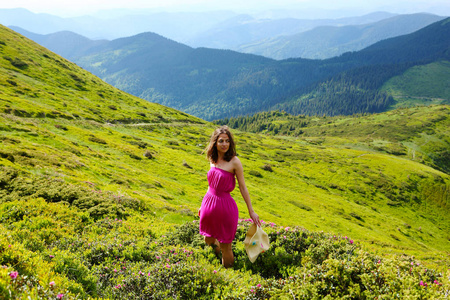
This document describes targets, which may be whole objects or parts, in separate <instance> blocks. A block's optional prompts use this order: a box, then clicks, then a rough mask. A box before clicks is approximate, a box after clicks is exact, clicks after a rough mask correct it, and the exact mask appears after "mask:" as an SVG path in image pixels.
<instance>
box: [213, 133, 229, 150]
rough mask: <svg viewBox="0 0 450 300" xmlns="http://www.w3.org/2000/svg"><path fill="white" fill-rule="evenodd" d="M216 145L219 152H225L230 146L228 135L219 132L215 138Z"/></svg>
mask: <svg viewBox="0 0 450 300" xmlns="http://www.w3.org/2000/svg"><path fill="white" fill-rule="evenodd" d="M216 147H217V151H218V152H219V153H223V154H225V153H226V152H227V151H228V149H229V148H230V138H229V137H228V134H226V133H221V134H220V135H219V137H218V138H217V143H216Z"/></svg>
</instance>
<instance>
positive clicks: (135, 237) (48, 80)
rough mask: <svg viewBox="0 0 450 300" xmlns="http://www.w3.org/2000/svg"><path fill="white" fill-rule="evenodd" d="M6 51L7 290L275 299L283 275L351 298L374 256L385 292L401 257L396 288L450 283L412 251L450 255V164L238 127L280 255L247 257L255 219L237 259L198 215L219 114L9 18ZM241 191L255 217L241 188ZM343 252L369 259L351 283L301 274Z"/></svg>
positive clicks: (2, 242) (1, 42)
mask: <svg viewBox="0 0 450 300" xmlns="http://www.w3.org/2000/svg"><path fill="white" fill-rule="evenodd" d="M0 52H1V56H0V76H1V77H0V82H1V85H0V92H1V94H0V124H1V125H0V130H1V140H2V144H1V146H0V199H1V200H0V228H1V230H0V249H1V251H0V261H1V264H2V265H4V266H5V267H3V268H2V269H1V272H0V290H1V291H2V292H5V291H8V290H9V291H11V295H12V296H11V298H15V297H26V296H30V297H32V298H33V297H42V298H52V297H53V298H54V297H57V295H58V294H60V293H61V294H65V295H67V298H76V297H77V296H78V297H84V298H96V297H101V298H114V297H119V298H128V299H132V298H136V295H138V297H144V296H141V295H145V296H146V297H149V295H160V296H158V299H163V298H167V297H169V296H170V295H172V297H175V296H177V297H194V296H195V295H197V296H198V295H200V296H201V295H205V297H204V298H208V297H211V295H213V294H214V293H222V295H227V296H229V297H231V295H233V296H234V297H237V298H240V297H246V296H252V295H253V291H254V290H253V291H250V289H253V288H255V286H256V285H257V284H260V285H261V286H263V287H265V288H267V290H263V289H261V290H259V292H260V293H264V294H263V295H265V296H264V297H269V295H270V293H269V292H268V291H269V290H272V291H277V293H281V294H282V293H284V292H285V291H283V289H284V288H286V289H292V288H293V289H295V293H296V295H298V296H299V295H300V294H302V293H304V292H308V291H305V290H303V288H304V287H306V286H310V288H311V290H309V292H308V293H310V294H311V295H316V296H317V297H319V296H320V295H322V296H323V294H324V295H331V296H333V295H340V296H342V297H343V296H345V295H347V296H348V295H349V293H353V292H354V293H356V292H355V289H359V290H360V293H369V290H368V289H367V288H366V287H365V285H364V282H365V281H361V280H359V279H357V278H360V276H361V278H368V279H367V280H369V279H370V280H369V281H371V280H372V277H371V276H372V275H370V274H373V273H372V272H371V271H368V269H367V266H368V265H367V263H363V264H362V265H360V262H361V261H363V262H364V261H366V260H367V261H371V262H372V263H371V264H372V267H373V270H376V269H377V268H378V267H382V270H384V271H383V274H382V276H383V278H386V280H384V279H383V280H382V282H379V283H376V286H377V292H376V295H391V294H390V292H386V286H387V285H388V284H391V282H392V280H394V279H392V278H394V277H395V278H396V275H395V274H397V273H396V272H397V271H395V272H394V271H392V270H398V268H396V267H401V272H403V271H404V272H405V277H404V278H403V277H402V278H403V279H401V278H400V279H398V280H399V282H396V283H395V286H397V287H398V288H396V289H395V291H393V292H392V293H400V294H402V295H404V294H405V293H409V294H411V293H413V292H412V291H414V295H420V294H421V295H425V296H427V297H428V296H430V295H437V296H439V295H443V294H444V293H445V291H446V290H448V288H447V286H448V283H447V282H446V281H445V280H446V279H445V277H443V276H442V274H439V273H438V272H436V271H433V270H431V271H426V269H425V268H426V267H421V266H417V268H415V270H417V271H416V272H413V273H408V270H409V269H410V263H411V262H413V263H414V264H415V263H419V262H421V263H423V264H425V265H426V266H430V267H436V268H439V267H440V268H442V267H443V266H446V267H448V257H447V255H448V251H449V249H448V241H449V236H448V232H450V227H449V226H450V220H449V216H450V214H449V201H448V200H449V185H450V177H449V175H447V174H445V173H443V172H440V171H438V170H435V169H433V168H431V167H429V166H425V165H423V164H421V163H418V162H416V161H413V160H408V159H405V158H403V157H396V156H393V155H388V154H385V153H382V152H377V151H375V152H371V151H370V152H368V151H366V150H361V149H358V148H357V147H350V146H349V147H347V148H346V147H344V148H342V147H334V146H332V145H330V146H328V145H325V146H324V145H320V143H319V142H318V141H314V140H311V141H305V140H302V139H295V138H282V137H270V136H265V135H258V134H251V133H245V132H240V131H236V132H235V133H236V138H237V144H238V153H239V158H240V160H241V161H242V162H243V164H244V166H245V177H246V183H247V187H248V189H249V191H250V194H251V197H252V201H253V203H254V207H255V210H256V211H257V212H258V214H259V215H260V217H261V218H262V219H263V220H265V221H266V222H267V225H265V226H267V227H266V229H265V230H267V231H268V232H269V230H270V233H271V240H272V242H273V248H272V250H271V251H273V252H268V253H266V254H265V255H267V256H265V257H266V258H267V259H263V260H262V261H266V260H267V263H268V264H267V265H264V264H260V263H258V264H255V265H249V264H248V263H246V260H245V251H244V250H243V244H242V239H241V237H243V234H244V233H245V230H246V228H247V227H246V226H248V223H245V222H241V225H243V226H241V227H240V229H239V240H236V241H235V245H234V247H235V249H236V254H237V257H238V258H239V259H238V260H237V263H236V265H235V269H232V270H223V269H221V268H220V267H219V262H218V260H217V259H216V258H215V257H214V255H212V257H211V256H210V254H211V252H208V249H204V248H202V246H201V245H202V244H201V241H200V239H199V236H198V234H197V231H196V230H198V227H197V229H196V227H195V224H197V223H194V222H192V221H195V220H196V212H197V209H198V207H199V205H200V203H201V200H202V197H203V195H204V193H205V191H206V188H207V182H206V173H207V171H208V169H209V165H208V162H207V161H206V159H205V157H204V155H202V154H201V152H202V150H203V148H204V146H205V144H206V143H207V141H208V138H209V135H210V133H211V132H212V130H213V129H214V128H215V125H213V124H210V123H206V122H204V121H202V120H200V119H198V118H195V117H192V116H189V115H186V114H184V113H181V112H178V111H175V110H173V109H170V108H167V107H164V106H161V105H159V104H152V103H148V102H146V101H145V100H142V99H139V98H136V97H133V96H130V95H128V94H125V93H123V92H121V91H119V90H117V89H115V88H112V87H110V86H108V85H107V84H105V83H104V82H102V81H101V80H99V79H98V78H97V77H95V76H93V75H91V74H89V73H87V72H86V71H84V70H82V69H81V68H79V67H77V66H76V65H74V64H72V63H70V62H68V61H66V60H64V59H62V58H60V57H58V56H57V55H55V54H53V53H51V52H49V51H47V50H46V49H44V48H42V47H40V46H38V45H36V44H35V43H33V42H31V41H30V40H28V39H26V38H24V37H22V36H20V35H18V34H16V33H14V32H13V31H11V30H9V29H7V28H5V27H0ZM421 125H422V124H419V126H421ZM424 126H425V124H424ZM232 195H233V197H234V198H235V199H236V202H237V204H238V208H239V211H240V218H246V217H247V213H246V208H245V203H244V201H243V200H242V199H241V197H240V195H239V191H238V190H235V191H234V192H233V193H232ZM186 221H188V223H187V225H184V227H181V228H179V229H177V230H174V229H173V224H181V223H185V222H186ZM270 223H276V224H277V225H275V224H271V225H269V224H270ZM281 226H283V227H281ZM284 226H288V227H290V226H302V227H303V229H302V228H295V230H294V229H292V230H291V229H290V228H284ZM281 230H284V231H281ZM308 230H313V231H311V232H310V231H308ZM320 230H323V231H325V232H328V233H327V234H324V233H319V232H317V231H320ZM280 231H281V232H286V234H280ZM277 232H278V233H277ZM344 236H345V237H344ZM348 237H350V238H351V240H350V239H349V238H348ZM354 242H355V245H353V243H354ZM356 244H358V245H356ZM368 250H370V251H372V252H373V251H377V252H378V255H375V254H370V255H369V254H364V253H365V251H368ZM182 253H183V254H182ZM272 253H273V255H274V257H275V259H274V260H273V261H272V260H270V255H272ZM393 254H409V255H416V257H417V259H419V261H417V260H416V259H414V258H409V257H407V258H402V257H400V258H392V257H391V255H393ZM161 258H162V259H163V261H161ZM260 261H261V260H260ZM377 261H379V262H378V263H376V264H375V262H377ZM300 262H301V264H302V265H303V267H304V268H303V269H302V268H301V266H300ZM336 262H338V264H339V265H341V262H342V263H345V264H346V266H347V267H350V269H352V270H355V272H356V269H357V270H358V271H357V273H352V274H353V275H351V276H353V277H354V279H352V280H351V282H348V281H346V280H344V281H345V282H347V283H346V284H345V285H343V286H341V288H340V289H339V291H333V289H327V290H322V292H321V293H318V292H317V291H314V290H315V288H314V286H315V285H316V284H320V282H321V280H322V279H321V277H320V276H321V275H320V276H319V275H317V276H319V277H316V275H315V276H314V278H311V281H310V282H309V283H308V285H305V284H306V282H305V284H303V283H302V282H300V281H298V280H300V278H306V277H307V276H306V274H308V273H311V272H312V273H313V274H316V273H317V274H318V272H317V270H316V268H317V267H318V266H322V267H321V268H330V269H333V268H334V267H333V266H334V265H335V263H336ZM364 265H365V267H364ZM405 265H407V268H406V267H405V268H404V266H405ZM276 266H278V267H276ZM305 268H306V269H305ZM427 268H428V267H427ZM206 270H208V272H205V271H206ZM314 270H316V271H314ZM371 270H372V269H371ZM251 272H253V275H251ZM424 272H425V273H424ZM303 273H304V274H303ZM330 274H331V273H330ZM333 274H334V273H333ZM356 274H358V275H356ZM364 274H365V275H364ZM402 274H403V273H402ZM303 275H305V276H306V277H305V276H303ZM25 276H26V277H25ZM330 276H331V275H330ZM335 276H337V277H335ZM345 276H350V274H349V275H346V274H344V273H343V274H341V275H338V274H334V275H333V278H339V279H337V281H339V282H340V281H341V279H340V278H344V277H345ZM368 276H369V277H368ZM392 276H394V277H392ZM290 277H292V278H291V279H290ZM353 277H352V278H353ZM391 277H392V278H391ZM233 278H239V282H240V283H239V285H236V284H237V283H236V280H235V279H233ZM280 278H285V279H286V280H287V281H286V282H285V283H283V284H282V283H280V282H279V279H280ZM294 278H296V279H295V280H293V279H294ZM327 278H328V275H327ZM330 278H331V277H330ZM389 278H391V279H389ZM313 279H314V280H313ZM257 280H259V282H260V283H258V281H257ZM308 280H309V279H308ZM327 280H328V279H327ZM333 280H334V279H333ZM420 280H422V281H425V282H426V283H427V284H429V285H430V288H429V289H426V290H425V289H424V288H422V286H421V285H419V281H420ZM344 281H342V282H344ZM435 281H436V282H437V283H436V282H435ZM277 282H279V283H277ZM407 282H409V283H407ZM208 284H209V286H210V287H211V288H210V289H208V290H205V286H208ZM372 284H373V283H372ZM349 285H350V286H352V289H349V288H348V287H349ZM237 287H238V288H237ZM258 288H259V287H258ZM180 289H181V290H180ZM352 291H353V292H352ZM164 293H166V294H164ZM169 293H174V294H169ZM178 293H181V294H178ZM336 293H338V294H336ZM371 293H373V291H372V292H371ZM7 295H9V292H8V293H7ZM168 295H169V296H168ZM174 295H175V296H174ZM186 295H189V296H186ZM202 297H203V296H202Z"/></svg>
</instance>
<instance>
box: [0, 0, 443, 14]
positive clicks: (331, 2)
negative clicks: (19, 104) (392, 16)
mask: <svg viewBox="0 0 450 300" xmlns="http://www.w3.org/2000/svg"><path fill="white" fill-rule="evenodd" d="M19 7H20V8H25V9H28V10H30V11H32V12H35V13H49V14H54V15H58V16H62V17H72V16H80V15H87V14H94V13H95V12H97V11H101V10H111V9H152V10H156V11H209V10H232V11H235V12H256V11H265V10H273V9H299V10H302V9H305V10H307V9H317V10H320V9H322V10H342V11H347V12H348V13H351V12H352V11H354V12H361V13H369V12H373V11H388V12H392V13H416V12H430V13H434V14H438V15H442V16H448V15H450V1H449V0H76V1H75V0H66V1H61V0H14V1H11V0H0V8H19Z"/></svg>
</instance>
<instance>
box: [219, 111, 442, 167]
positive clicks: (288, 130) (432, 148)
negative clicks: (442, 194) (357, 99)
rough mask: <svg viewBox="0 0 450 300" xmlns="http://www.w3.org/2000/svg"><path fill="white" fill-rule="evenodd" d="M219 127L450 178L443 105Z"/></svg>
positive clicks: (271, 118) (274, 117) (267, 118)
mask: <svg viewBox="0 0 450 300" xmlns="http://www.w3.org/2000/svg"><path fill="white" fill-rule="evenodd" d="M218 123H219V124H227V125H229V126H231V127H232V128H236V129H240V130H244V131H249V132H255V133H263V134H270V135H282V136H292V137H296V138H297V139H299V140H303V141H305V142H310V141H314V140H317V141H318V142H317V143H319V144H321V145H327V146H336V147H352V148H356V149H361V150H368V151H377V152H382V153H387V154H393V155H397V156H400V157H404V158H407V159H410V160H413V161H417V162H420V163H424V164H426V165H429V166H431V167H433V168H436V169H439V170H441V171H443V172H446V173H447V174H449V173H450V157H449V151H448V149H449V148H450V141H449V139H448V137H449V135H450V132H449V128H450V109H449V107H448V106H445V105H443V106H428V107H413V108H409V109H405V108H403V109H397V110H393V111H390V112H387V113H382V114H373V115H354V116H337V117H326V118H324V117H307V116H292V115H289V114H287V113H284V112H283V113H282V112H266V113H260V114H256V115H253V116H249V117H238V118H229V119H224V120H220V121H218Z"/></svg>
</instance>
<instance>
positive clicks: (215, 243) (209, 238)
mask: <svg viewBox="0 0 450 300" xmlns="http://www.w3.org/2000/svg"><path fill="white" fill-rule="evenodd" d="M205 243H206V244H207V245H209V246H211V247H212V248H213V249H214V252H216V255H220V243H219V242H218V241H217V240H216V238H214V237H212V236H205Z"/></svg>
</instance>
